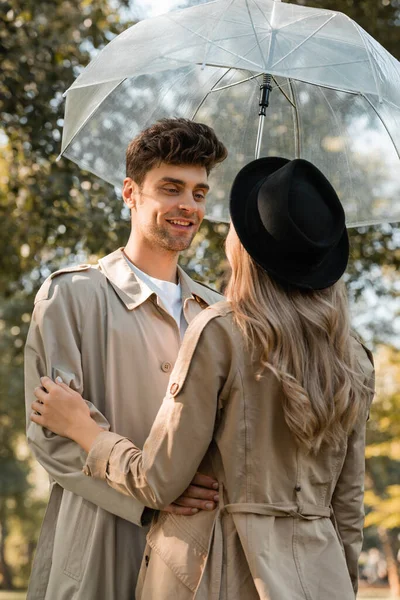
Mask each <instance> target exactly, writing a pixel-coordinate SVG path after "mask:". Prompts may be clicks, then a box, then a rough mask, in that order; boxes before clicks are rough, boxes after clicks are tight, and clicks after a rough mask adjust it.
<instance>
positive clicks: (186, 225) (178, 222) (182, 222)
mask: <svg viewBox="0 0 400 600" xmlns="http://www.w3.org/2000/svg"><path fill="white" fill-rule="evenodd" d="M170 223H173V224H174V225H183V226H184V227H189V226H190V225H191V223H186V222H185V221H175V220H171V221H170Z"/></svg>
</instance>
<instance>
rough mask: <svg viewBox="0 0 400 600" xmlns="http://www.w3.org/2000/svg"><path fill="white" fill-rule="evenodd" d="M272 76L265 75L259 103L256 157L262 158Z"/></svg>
mask: <svg viewBox="0 0 400 600" xmlns="http://www.w3.org/2000/svg"><path fill="white" fill-rule="evenodd" d="M271 90H272V86H271V75H267V74H266V73H265V74H264V75H263V80H262V84H261V85H260V99H259V102H258V106H259V107H260V109H259V112H258V116H259V120H258V132H257V141H256V151H255V157H256V158H260V152H261V141H262V136H263V131H264V121H265V115H266V114H267V108H268V106H269V95H270V93H271Z"/></svg>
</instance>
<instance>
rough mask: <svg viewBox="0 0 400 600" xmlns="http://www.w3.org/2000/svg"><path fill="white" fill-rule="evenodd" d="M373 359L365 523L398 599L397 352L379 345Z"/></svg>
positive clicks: (399, 419) (399, 388)
mask: <svg viewBox="0 0 400 600" xmlns="http://www.w3.org/2000/svg"><path fill="white" fill-rule="evenodd" d="M375 362H376V368H377V372H378V374H379V376H378V377H377V385H376V390H377V393H376V397H375V400H374V402H373V404H372V409H371V418H370V422H369V427H368V438H367V448H366V473H367V477H366V484H367V491H366V493H365V503H366V505H367V507H368V509H369V510H368V514H367V516H366V520H365V526H366V527H374V528H376V531H377V534H378V537H379V540H380V542H381V545H382V549H383V551H384V553H385V558H386V562H387V566H388V578H389V584H390V588H391V591H392V595H393V597H395V598H400V573H399V566H398V561H397V559H396V556H397V552H398V551H399V538H398V534H399V532H400V485H399V484H398V482H399V481H400V351H399V350H396V349H393V348H391V347H388V346H381V347H380V348H379V349H378V352H377V353H376V361H375Z"/></svg>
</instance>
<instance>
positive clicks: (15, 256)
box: [0, 0, 400, 586]
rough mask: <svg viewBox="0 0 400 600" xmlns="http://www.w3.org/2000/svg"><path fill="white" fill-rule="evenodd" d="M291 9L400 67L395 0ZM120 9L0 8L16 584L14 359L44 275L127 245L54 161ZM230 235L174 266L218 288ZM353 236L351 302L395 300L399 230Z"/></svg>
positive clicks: (205, 236)
mask: <svg viewBox="0 0 400 600" xmlns="http://www.w3.org/2000/svg"><path fill="white" fill-rule="evenodd" d="M292 1H294V0H292ZM297 2H298V3H299V4H305V3H306V4H309V5H313V6H317V7H321V8H331V9H334V10H339V11H342V12H344V13H346V14H348V15H349V16H350V17H351V18H353V19H355V20H356V21H357V22H359V23H360V24H361V25H362V26H363V27H364V28H365V29H366V30H367V31H369V32H370V33H371V34H372V35H373V36H374V37H376V38H377V39H378V40H379V41H380V42H381V43H382V44H383V45H384V46H385V47H386V48H387V49H388V50H389V51H391V52H392V53H393V54H394V55H395V56H396V55H397V57H398V58H399V55H400V27H399V26H398V19H399V9H400V2H399V0H392V1H391V3H388V1H386V0H383V1H382V0H335V1H334V0H313V1H312V2H311V1H310V2H304V1H303V0H297ZM188 3H189V2H185V3H184V4H188ZM190 3H191V4H193V3H195V2H190ZM123 5H125V6H126V7H127V6H128V1H127V0H126V1H124V0H120V1H118V0H114V1H113V2H111V1H107V0H90V1H89V0H0V56H1V57H2V63H1V65H2V68H1V70H0V122H1V129H0V219H1V224H2V235H1V237H0V333H1V336H0V448H1V452H0V522H1V521H3V522H4V521H5V520H7V522H8V523H11V524H12V527H14V528H17V529H18V531H19V534H20V536H21V539H22V540H23V541H24V543H25V545H26V547H27V551H26V557H27V558H26V559H24V561H25V562H23V561H22V562H23V565H22V563H21V562H20V563H19V564H18V568H19V570H20V573H21V574H22V575H21V577H22V579H20V580H18V583H20V582H23V578H24V577H25V579H26V577H27V575H28V573H29V564H30V560H31V557H32V548H33V546H34V544H35V542H36V539H37V534H38V528H39V523H40V519H41V517H42V514H43V507H44V504H43V502H41V501H38V500H36V499H35V497H34V495H33V492H32V490H31V489H30V487H29V486H28V484H27V472H28V468H29V459H26V458H21V456H20V452H19V447H20V445H21V439H22V436H23V434H24V429H25V414H24V412H25V411H24V400H23V376H22V369H23V356H22V352H23V344H24V340H25V337H26V332H27V328H28V326H29V320H30V312H31V309H32V303H33V297H34V294H35V292H36V291H37V289H38V287H39V286H40V284H41V282H42V281H43V279H44V278H45V277H46V276H47V275H48V274H49V273H50V272H51V271H52V270H55V269H56V268H58V267H59V266H60V265H63V264H65V263H72V262H81V261H94V260H96V258H97V257H98V256H100V255H104V254H106V253H108V252H110V251H112V250H114V249H115V248H116V247H118V246H120V245H123V244H124V242H125V240H126V239H127V237H128V233H129V221H128V215H127V214H126V213H124V212H123V210H122V206H123V203H122V201H121V199H120V198H119V197H117V195H116V194H115V192H114V190H113V189H112V188H111V187H110V186H109V185H107V184H105V183H104V182H102V181H101V180H100V179H98V178H96V177H94V176H92V175H90V174H88V173H84V172H82V171H80V170H79V169H78V168H77V167H76V166H75V165H74V164H73V163H71V162H69V161H67V160H66V159H61V160H60V161H58V162H57V161H56V158H57V156H58V154H59V151H60V141H61V132H62V126H63V111H64V104H63V98H62V94H63V93H64V92H65V90H66V89H67V88H68V87H69V86H70V85H71V83H72V82H73V80H74V79H75V77H76V76H77V75H78V74H79V72H80V71H81V69H82V68H83V67H84V66H85V65H86V64H87V63H88V62H89V60H90V59H91V57H92V56H93V55H95V54H96V52H98V51H99V50H100V49H101V48H102V47H103V46H104V45H105V44H106V43H107V42H108V41H109V40H110V39H112V37H113V36H114V35H116V34H118V33H119V32H120V31H121V30H122V29H124V28H126V27H127V25H128V23H127V22H126V21H124V23H122V22H121V17H120V14H121V13H120V11H119V9H120V8H121V6H123ZM124 14H125V15H126V14H127V12H126V11H125V13H124ZM364 183H365V182H364ZM226 232H227V226H225V225H220V224H215V223H210V222H205V223H204V224H203V225H202V228H201V231H200V233H199V235H198V236H197V240H196V243H195V244H194V245H193V246H192V247H191V248H190V249H189V250H188V251H187V252H186V253H185V254H184V256H182V259H181V262H182V264H183V266H185V267H186V268H187V269H188V270H189V271H190V272H191V273H192V274H193V275H194V276H195V278H197V279H200V280H206V281H209V282H210V283H211V284H214V285H215V286H216V287H217V288H218V289H221V287H223V284H224V280H225V279H224V278H225V277H226V276H225V275H224V273H225V270H226V266H227V265H226V260H225V257H224V253H223V242H224V238H225V236H226ZM350 233H351V242H352V258H351V262H350V265H349V271H348V272H349V285H350V289H351V291H352V293H353V295H354V296H357V295H361V294H362V293H364V292H365V290H366V289H367V290H368V289H370V288H371V287H373V289H374V292H375V293H376V294H379V295H381V297H382V299H383V300H384V299H386V298H388V297H389V296H390V297H391V298H396V294H398V285H397V284H398V279H397V273H396V272H397V270H398V268H399V266H400V264H399V263H400V248H399V246H400V243H399V239H400V234H399V230H398V229H397V227H395V226H394V225H387V226H382V227H370V228H364V229H359V230H352V231H351V232H350ZM396 285H397V287H396ZM375 321H376V336H377V337H378V339H381V340H382V339H385V336H386V334H387V332H386V331H385V330H384V329H383V327H382V326H381V325H380V324H379V321H378V320H377V319H375ZM370 328H373V323H372V322H371V323H370ZM391 398H392V399H391V400H390V401H389V404H387V403H385V402H386V400H385V402H383V403H381V404H376V406H375V407H374V408H373V413H372V417H371V426H372V427H371V428H370V445H369V447H368V452H369V458H368V469H369V473H370V477H371V480H372V478H373V481H374V482H375V484H374V486H375V487H374V490H375V494H376V497H374V498H371V507H373V511H372V512H370V515H373V514H375V515H378V511H379V510H381V508H380V506H379V503H373V502H372V500H375V499H377V498H379V502H380V501H381V499H383V501H384V504H383V506H384V507H386V504H385V502H386V500H387V506H388V507H389V506H392V505H391V502H395V501H396V498H397V497H398V495H397V494H398V491H396V490H397V488H393V487H391V486H393V485H395V483H396V479H395V477H396V476H397V477H398V445H397V444H398V442H397V441H396V438H398V434H399V429H398V427H399V423H398V422H397V420H396V421H394V419H393V415H394V414H396V411H397V414H400V412H399V410H398V409H399V408H400V407H399V405H398V403H399V399H398V398H397V399H396V398H394V397H391ZM385 407H386V408H385ZM376 419H377V422H378V424H379V425H378V426H377V428H375V429H374V427H375V425H374V424H375V421H376ZM385 419H386V420H385ZM393 423H397V424H396V425H394V424H393ZM385 427H386V429H385ZM397 481H398V479H397ZM375 488H376V489H375ZM382 510H384V509H382ZM385 510H386V509H385ZM398 512H400V510H399V511H398ZM382 514H383V513H382ZM385 514H386V513H385ZM370 518H371V519H375V520H376V523H378V522H379V520H380V519H381V517H379V516H375V517H374V516H371V517H370ZM383 520H384V517H383V516H382V519H381V521H383ZM21 565H22V570H21ZM14 575H15V573H14ZM0 586H1V573H0Z"/></svg>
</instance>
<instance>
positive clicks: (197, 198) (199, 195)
mask: <svg viewBox="0 0 400 600" xmlns="http://www.w3.org/2000/svg"><path fill="white" fill-rule="evenodd" d="M194 197H195V198H196V200H204V199H205V195H204V194H195V195H194Z"/></svg>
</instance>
